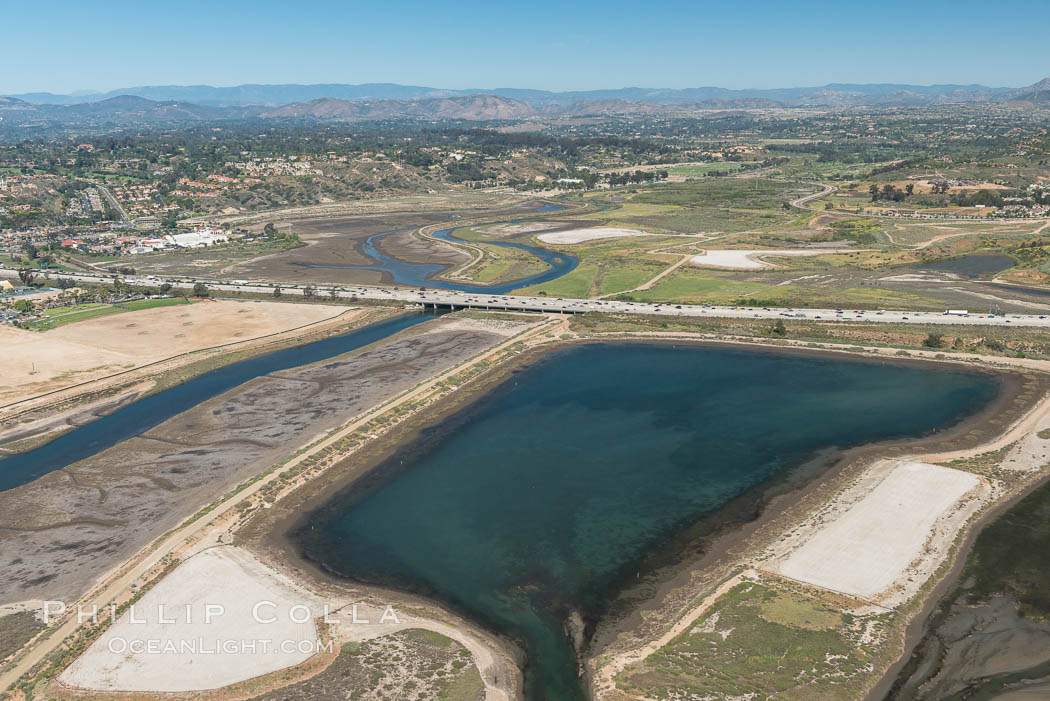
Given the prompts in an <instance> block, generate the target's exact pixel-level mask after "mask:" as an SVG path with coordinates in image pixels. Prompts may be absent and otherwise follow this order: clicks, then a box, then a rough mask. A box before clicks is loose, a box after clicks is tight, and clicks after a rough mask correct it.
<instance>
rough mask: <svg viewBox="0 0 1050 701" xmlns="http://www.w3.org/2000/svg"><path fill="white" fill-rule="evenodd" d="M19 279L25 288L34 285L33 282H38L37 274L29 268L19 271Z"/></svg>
mask: <svg viewBox="0 0 1050 701" xmlns="http://www.w3.org/2000/svg"><path fill="white" fill-rule="evenodd" d="M18 279H19V280H20V281H21V282H22V284H23V285H24V286H26V287H29V286H30V285H32V284H33V280H36V272H34V271H32V270H30V269H29V268H22V269H20V270H19V271H18Z"/></svg>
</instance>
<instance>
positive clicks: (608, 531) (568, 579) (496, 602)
mask: <svg viewBox="0 0 1050 701" xmlns="http://www.w3.org/2000/svg"><path fill="white" fill-rule="evenodd" d="M998 388H999V384H998V382H997V380H995V379H994V378H992V377H989V376H986V375H979V374H974V373H967V372H959V371H947V370H945V371H941V370H931V369H930V368H929V366H923V367H919V366H904V365H899V364H878V363H873V362H863V361H858V360H849V359H842V358H816V357H812V356H802V355H790V354H777V353H771V352H761V351H754V350H741V349H725V348H701V347H688V346H687V347H671V346H666V345H655V344H645V345H643V344H621V345H600V344H595V345H587V346H577V347H574V348H570V349H567V350H564V351H560V352H558V353H555V354H552V355H551V356H548V357H547V358H546V359H545V360H543V361H541V362H540V363H538V364H536V365H534V366H532V367H529V368H527V369H525V370H523V371H521V372H519V373H517V374H516V375H515V376H514V377H513V379H511V380H510V381H508V382H507V383H505V384H504V385H503V386H501V387H500V388H499V389H497V390H496V391H494V392H493V393H491V394H490V395H489V396H488V397H487V398H486V399H484V400H482V401H481V402H480V403H479V404H478V405H476V406H475V407H474V408H473V410H472V411H471V412H470V413H469V418H466V419H465V420H464V421H460V422H454V423H453V424H451V426H452V427H451V428H448V427H445V428H444V429H443V426H442V425H435V426H433V427H432V428H431V430H430V431H429V435H427V436H424V437H423V438H422V439H421V441H420V443H419V444H418V445H416V446H410V447H407V448H406V450H405V451H404V452H403V453H401V454H399V455H398V456H395V457H394V458H393V459H392V461H391V465H390V469H389V471H388V472H387V474H388V477H387V479H386V480H385V481H382V482H381V483H379V484H378V485H373V486H372V487H371V488H370V489H368V490H364V491H362V490H360V489H358V490H356V491H355V490H354V489H350V490H348V491H346V492H344V493H342V494H340V495H337V496H335V497H333V499H331V500H330V501H329V502H328V503H327V504H326V505H325V506H324V507H322V508H321V509H319V510H318V511H316V512H314V513H313V514H311V515H310V516H309V517H308V518H307V521H306V522H305V527H303V528H301V529H300V530H299V531H298V532H297V537H298V538H299V540H300V542H301V545H302V547H303V550H304V552H305V554H306V555H307V556H308V557H310V558H311V559H313V560H315V561H317V562H319V563H322V564H323V565H324V566H325V567H327V568H329V569H331V570H332V571H334V572H337V573H341V574H343V575H346V576H351V577H354V578H356V579H360V580H363V581H367V582H373V583H381V584H386V585H393V586H397V587H402V588H406V589H411V590H413V591H418V592H422V593H426V594H429V595H432V596H436V597H438V598H440V599H442V600H444V601H447V602H449V603H450V604H452V605H453V606H454V607H456V608H457V609H459V610H461V611H463V612H465V613H466V614H468V615H470V616H472V617H473V618H475V619H477V620H478V621H480V622H482V623H483V624H485V625H487V626H488V627H490V628H492V629H495V630H499V631H502V632H505V633H507V634H509V635H511V636H513V637H515V638H516V639H518V640H520V641H521V642H522V644H523V645H524V648H525V650H526V653H527V655H528V664H527V667H526V693H527V696H528V697H529V698H530V699H550V700H551V701H554V700H557V701H562V700H566V699H580V698H583V691H582V689H581V686H580V683H579V680H578V677H577V661H576V657H575V654H574V651H573V648H572V645H571V643H570V642H569V640H568V639H567V637H566V634H565V632H564V623H565V621H566V620H567V618H568V617H569V614H570V613H571V612H573V611H580V612H583V614H584V615H585V616H586V617H588V618H591V617H593V616H596V615H599V614H600V613H601V612H602V610H603V607H604V606H605V605H607V604H608V603H609V601H610V599H611V598H612V597H613V596H614V595H615V594H616V593H617V591H619V590H620V589H621V587H622V585H623V584H624V583H625V582H629V581H631V580H633V579H634V578H635V577H636V576H637V575H638V571H639V568H640V567H641V566H642V564H643V561H644V559H645V557H646V555H647V553H649V552H651V551H653V550H654V549H655V548H658V546H660V544H661V543H665V542H666V541H667V540H668V539H669V538H671V537H672V536H673V535H675V534H676V533H679V534H680V533H681V532H682V531H683V530H684V529H687V528H689V527H691V526H693V525H695V524H696V523H697V522H698V521H699V520H701V519H703V518H704V517H708V516H710V515H712V514H714V513H716V512H718V511H719V509H721V508H722V507H724V506H725V505H726V504H727V503H729V502H730V501H731V500H733V499H734V498H736V497H739V496H740V495H742V494H744V493H745V492H748V490H753V489H754V488H756V487H761V486H762V485H763V484H766V483H769V482H770V481H771V480H773V479H774V478H777V477H778V476H779V477H783V476H784V475H785V474H788V472H789V471H791V470H792V469H793V468H799V467H800V466H802V465H804V464H806V463H807V462H808V461H810V460H812V459H813V458H814V457H816V456H818V455H820V454H821V453H824V452H827V451H828V450H829V449H843V448H847V447H851V446H856V445H860V444H864V443H869V442H871V441H875V440H880V439H887V438H900V437H910V436H916V437H917V436H922V435H924V434H927V433H929V432H930V431H933V430H935V429H938V428H942V427H945V426H947V425H950V424H952V423H955V422H957V421H959V420H960V419H962V418H963V417H965V416H967V415H970V414H972V413H975V412H976V411H978V410H979V409H980V408H982V407H983V406H984V405H985V404H986V403H987V402H988V401H989V400H991V399H992V398H994V397H995V396H996V394H997V392H998ZM401 461H404V463H405V464H404V465H401V464H400V463H401ZM395 466H396V468H395ZM380 474H382V468H381V471H380Z"/></svg>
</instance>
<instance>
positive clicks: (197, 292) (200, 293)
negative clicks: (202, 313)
mask: <svg viewBox="0 0 1050 701" xmlns="http://www.w3.org/2000/svg"><path fill="white" fill-rule="evenodd" d="M193 296H194V297H207V296H208V286H207V285H205V284H204V283H203V282H198V283H197V284H195V285H194V286H193Z"/></svg>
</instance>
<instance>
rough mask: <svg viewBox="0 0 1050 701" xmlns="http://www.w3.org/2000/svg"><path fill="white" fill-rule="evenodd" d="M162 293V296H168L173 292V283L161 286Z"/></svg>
mask: <svg viewBox="0 0 1050 701" xmlns="http://www.w3.org/2000/svg"><path fill="white" fill-rule="evenodd" d="M160 292H161V294H168V293H169V292H171V283H170V282H165V283H164V284H162V285H161V286H160Z"/></svg>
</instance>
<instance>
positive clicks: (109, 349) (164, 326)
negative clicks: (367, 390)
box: [0, 301, 346, 405]
mask: <svg viewBox="0 0 1050 701" xmlns="http://www.w3.org/2000/svg"><path fill="white" fill-rule="evenodd" d="M345 311H346V307H337V306H327V305H300V304H279V303H274V302H226V301H223V302H218V301H208V302H199V303H197V304H185V305H178V306H173V307H158V308H156V309H143V310H141V311H135V312H126V313H122V314H113V315H110V316H103V317H97V318H94V319H87V320H85V321H80V322H77V323H75V324H67V325H65V326H59V327H58V328H55V329H51V330H50V331H44V332H38V331H25V330H22V329H16V328H13V327H11V326H8V325H3V326H0V347H3V350H4V372H3V373H2V374H0V405H4V404H12V403H14V402H19V401H23V400H25V399H28V398H30V397H34V396H36V395H38V394H43V393H44V392H50V391H52V390H55V389H60V388H62V387H67V386H69V385H72V384H77V383H81V382H87V381H89V380H94V379H97V378H99V377H104V376H106V375H110V374H113V373H115V372H120V371H122V370H129V369H131V368H135V367H140V366H142V365H147V364H149V363H152V362H156V361H158V360H163V359H165V358H171V357H173V356H176V355H181V354H183V353H189V352H191V351H195V350H200V349H202V348H211V347H213V346H218V345H223V344H226V343H233V342H236V341H246V340H249V339H252V338H258V337H260V336H267V335H269V334H273V333H278V332H281V331H285V330H288V329H293V328H297V327H300V326H304V325H306V324H311V323H315V322H318V321H322V320H324V319H329V318H333V317H335V316H338V315H339V314H341V313H343V312H345Z"/></svg>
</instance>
